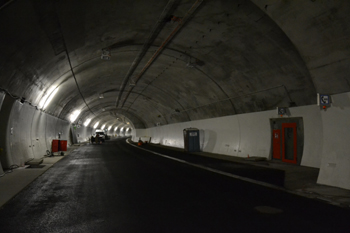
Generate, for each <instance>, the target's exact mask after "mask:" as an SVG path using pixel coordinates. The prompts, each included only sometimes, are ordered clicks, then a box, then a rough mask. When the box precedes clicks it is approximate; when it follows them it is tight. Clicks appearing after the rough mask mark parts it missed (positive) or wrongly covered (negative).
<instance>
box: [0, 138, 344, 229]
mask: <svg viewBox="0 0 350 233" xmlns="http://www.w3.org/2000/svg"><path fill="white" fill-rule="evenodd" d="M349 217H350V212H349V209H345V208H339V207H337V206H333V205H329V204H326V203H323V202H321V201H316V200H312V199H308V198H304V197H299V196H297V195H291V194H289V193H287V192H283V191H281V190H274V189H271V188H266V187H263V186H260V185H256V184H252V183H247V182H243V181H240V180H237V179H232V178H227V177H225V176H221V175H218V174H215V173H212V172H208V171H204V170H201V169H198V168H196V167H193V166H188V165H184V164H181V163H178V162H175V161H173V160H169V159H165V158H163V157H160V156H157V155H155V154H152V153H148V152H145V151H141V150H139V149H138V148H135V147H131V146H129V145H127V144H126V143H125V140H124V139H122V140H112V141H108V142H106V143H105V144H102V145H87V146H83V147H80V148H79V149H77V150H75V151H74V152H73V153H71V154H70V155H69V156H65V157H64V158H63V159H61V160H60V161H58V162H57V163H56V164H55V166H53V167H51V169H49V170H48V171H47V172H45V173H44V174H43V175H42V176H40V177H38V179H36V180H35V181H34V182H33V183H32V184H31V185H30V186H28V187H27V188H26V189H25V190H24V191H23V192H21V193H20V194H18V195H17V196H16V197H15V198H14V199H12V200H11V201H10V202H8V203H7V204H6V205H4V206H3V207H2V208H1V209H0V229H1V230H2V231H4V232H7V231H16V232H280V231H283V232H287V233H288V232H293V233H294V232H339V233H342V232H344V233H345V232H348V229H349V227H350V223H349V221H348V219H349Z"/></svg>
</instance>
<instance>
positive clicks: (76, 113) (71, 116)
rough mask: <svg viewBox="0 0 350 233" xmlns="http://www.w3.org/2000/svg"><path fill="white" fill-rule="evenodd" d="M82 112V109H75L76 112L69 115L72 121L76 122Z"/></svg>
mask: <svg viewBox="0 0 350 233" xmlns="http://www.w3.org/2000/svg"><path fill="white" fill-rule="evenodd" d="M80 112H81V111H80V110H75V111H74V112H72V114H70V116H69V120H70V122H74V121H75V120H76V119H77V118H78V116H79V114H80Z"/></svg>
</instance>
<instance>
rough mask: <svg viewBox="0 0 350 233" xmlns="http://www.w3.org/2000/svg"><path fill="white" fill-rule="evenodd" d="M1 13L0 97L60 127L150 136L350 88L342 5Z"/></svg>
mask: <svg viewBox="0 0 350 233" xmlns="http://www.w3.org/2000/svg"><path fill="white" fill-rule="evenodd" d="M0 4H1V5H0V22H1V24H0V40H1V43H0V51H1V55H0V64H1V65H0V87H1V89H2V90H3V91H6V92H8V93H10V94H11V95H13V96H18V97H20V98H22V97H23V98H25V100H26V101H28V102H30V103H31V104H32V105H34V106H38V108H40V109H42V110H43V111H45V112H47V113H49V114H52V115H54V116H56V117H59V118H62V119H66V120H69V116H70V114H72V113H73V112H74V111H75V110H80V111H81V113H80V115H79V117H78V118H77V120H76V121H79V120H80V122H83V121H85V120H86V119H88V118H92V119H93V120H92V123H91V124H93V123H94V122H97V121H104V122H110V123H111V124H112V123H113V124H115V125H118V123H125V124H126V123H127V122H129V123H130V125H131V126H133V128H145V127H146V128H147V127H153V126H155V125H159V124H160V125H164V124H171V123H177V122H184V121H192V120H198V119H206V118H213V117H220V116H226V115H233V114H241V113H248V112H255V111H264V110H270V109H274V108H276V107H277V106H303V105H309V104H315V103H316V93H317V92H321V93H327V94H335V93H341V92H346V91H349V90H350V77H349V75H348V74H349V73H350V72H349V71H350V68H349V67H350V64H349V57H350V56H349V55H350V47H349V42H350V41H349V38H350V37H349V35H350V29H349V28H350V27H349V26H350V14H349V12H350V2H349V1H345V0H344V1H318V0H308V1H301V0H300V1H299V0H298V1H281V0H268V1H260V0H251V1H248V0H223V1H217V0H169V1H167V0H147V1H141V0H129V1H120V0H115V1H110V0H98V1H97V0H90V1H78V0H69V1H53V0H31V1H28V0H4V1H0ZM54 90H56V95H55V96H53V95H52V92H53V91H54ZM50 95H51V97H53V98H52V101H51V102H50V103H49V104H48V105H47V106H45V107H44V106H43V103H44V102H45V100H46V102H47V99H49V98H50ZM100 97H103V98H100Z"/></svg>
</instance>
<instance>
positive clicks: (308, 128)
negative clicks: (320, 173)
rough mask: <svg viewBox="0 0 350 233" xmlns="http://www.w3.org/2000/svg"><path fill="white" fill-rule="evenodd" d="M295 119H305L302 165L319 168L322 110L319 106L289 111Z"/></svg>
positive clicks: (321, 141) (321, 142)
mask: <svg viewBox="0 0 350 233" xmlns="http://www.w3.org/2000/svg"><path fill="white" fill-rule="evenodd" d="M289 110H290V112H291V114H292V116H293V117H303V122H304V151H303V158H302V160H301V165H303V166H308V167H315V168H319V167H320V165H321V154H322V144H323V126H322V118H321V110H320V107H319V106H317V105H311V106H303V107H297V108H290V109H289Z"/></svg>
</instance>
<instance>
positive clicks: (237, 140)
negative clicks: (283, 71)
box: [133, 93, 350, 189]
mask: <svg viewBox="0 0 350 233" xmlns="http://www.w3.org/2000/svg"><path fill="white" fill-rule="evenodd" d="M332 101H333V102H332V106H331V107H330V108H329V109H327V110H326V111H325V110H321V109H320V107H319V106H317V105H309V106H303V107H294V108H289V111H290V116H289V117H302V118H303V125H304V145H303V156H302V161H301V165H303V166H309V167H315V168H320V173H319V177H318V181H317V182H318V183H319V184H326V185H330V186H336V187H341V188H345V189H350V173H349V169H348V168H349V167H350V156H349V152H348V151H350V144H349V139H350V132H349V128H350V121H349V119H350V93H344V94H338V95H333V96H332ZM271 118H278V115H277V111H276V110H272V111H264V112H257V113H247V114H240V115H233V116H227V117H219V118H213V119H207V120H198V121H191V122H184V123H178V124H172V125H165V126H159V127H154V128H148V129H137V130H136V132H133V141H135V142H136V141H137V140H138V139H139V138H145V139H146V138H147V137H151V142H152V143H159V144H161V145H166V146H171V147H178V148H184V139H183V132H182V130H183V129H185V128H190V127H193V128H198V129H199V130H200V146H201V150H202V151H204V152H210V153H217V154H224V155H230V156H238V157H247V156H248V155H249V156H260V157H265V158H268V159H270V158H271V153H272V148H271V136H272V135H271V127H270V119H271Z"/></svg>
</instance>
